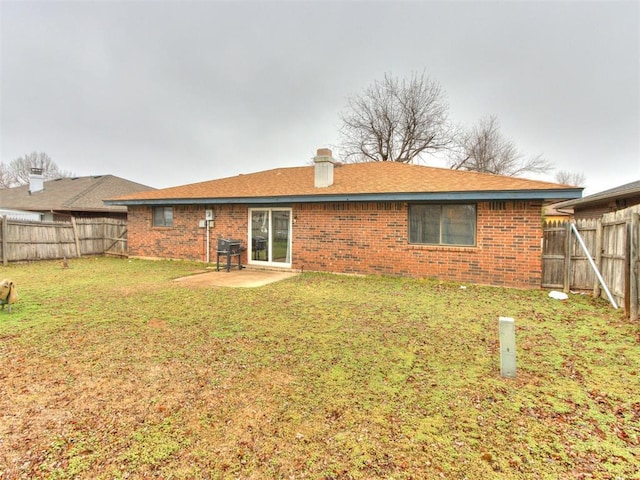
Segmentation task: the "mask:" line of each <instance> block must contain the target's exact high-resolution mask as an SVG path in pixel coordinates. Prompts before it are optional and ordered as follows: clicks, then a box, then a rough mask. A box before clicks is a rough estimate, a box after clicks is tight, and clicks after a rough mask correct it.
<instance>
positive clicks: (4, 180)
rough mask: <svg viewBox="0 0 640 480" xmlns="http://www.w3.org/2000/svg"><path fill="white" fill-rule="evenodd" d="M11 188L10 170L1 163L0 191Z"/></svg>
mask: <svg viewBox="0 0 640 480" xmlns="http://www.w3.org/2000/svg"><path fill="white" fill-rule="evenodd" d="M10 186H11V175H10V174H9V168H8V167H7V166H6V165H5V164H4V163H0V189H2V188H9V187H10Z"/></svg>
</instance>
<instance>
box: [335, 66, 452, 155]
mask: <svg viewBox="0 0 640 480" xmlns="http://www.w3.org/2000/svg"><path fill="white" fill-rule="evenodd" d="M448 109H449V106H448V104H447V103H446V101H445V98H444V93H443V92H442V90H441V88H440V85H439V84H438V83H436V82H434V81H432V80H430V79H429V78H426V77H425V76H424V74H423V75H416V74H414V75H413V76H412V77H411V78H409V79H402V80H399V79H398V78H395V77H392V76H391V75H389V74H385V76H384V79H383V80H382V81H376V82H374V83H373V84H372V85H370V86H369V87H368V88H367V89H366V90H365V91H364V93H363V94H361V95H357V96H355V97H352V98H350V99H349V101H348V108H347V110H346V111H345V112H343V113H342V114H341V115H340V117H341V120H342V122H343V125H342V128H341V130H340V133H341V149H342V151H343V158H344V160H345V161H348V162H349V161H350V162H370V161H394V162H405V163H410V162H412V161H414V160H416V159H418V158H420V157H421V156H422V155H423V154H428V153H435V152H437V151H439V150H442V149H444V148H448V147H450V146H451V145H452V143H453V138H452V136H451V126H450V124H449V120H448Z"/></svg>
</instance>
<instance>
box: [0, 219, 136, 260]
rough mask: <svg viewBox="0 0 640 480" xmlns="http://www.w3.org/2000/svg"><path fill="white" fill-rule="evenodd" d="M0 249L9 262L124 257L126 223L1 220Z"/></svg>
mask: <svg viewBox="0 0 640 480" xmlns="http://www.w3.org/2000/svg"><path fill="white" fill-rule="evenodd" d="M0 237H1V239H0V248H1V252H0V254H1V255H2V263H3V265H7V264H8V263H9V262H17V261H28V260H50V259H57V258H63V257H67V258H73V257H81V256H82V255H103V254H109V255H118V256H126V254H127V222H126V221H125V220H120V219H114V218H72V219H71V221H70V222H34V221H27V220H13V219H8V218H7V217H6V216H5V217H2V228H1V229H0Z"/></svg>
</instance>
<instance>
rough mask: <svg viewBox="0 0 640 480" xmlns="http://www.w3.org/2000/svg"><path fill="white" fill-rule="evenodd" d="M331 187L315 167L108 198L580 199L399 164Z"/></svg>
mask: <svg viewBox="0 0 640 480" xmlns="http://www.w3.org/2000/svg"><path fill="white" fill-rule="evenodd" d="M333 179H334V181H333V184H332V185H331V186H329V187H323V188H318V187H315V186H314V166H306V167H291V168H276V169H273V170H266V171H262V172H257V173H251V174H246V175H238V176H235V177H228V178H222V179H218V180H210V181H207V182H200V183H193V184H190V185H183V186H178V187H171V188H164V189H159V190H152V191H146V192H141V193H136V194H132V195H127V196H124V197H120V198H115V197H112V198H111V199H109V200H107V201H106V203H108V204H111V205H162V204H167V203H171V204H194V203H196V204H198V203H200V204H206V203H264V202H272V203H286V202H326V201H384V200H392V201H410V200H439V201H444V200H482V199H490V200H501V199H523V200H524V199H543V200H552V199H553V200H563V199H567V198H579V197H580V196H581V194H582V188H577V187H572V186H569V185H560V184H557V183H549V182H542V181H536V180H527V179H523V178H518V177H505V176H501V175H492V174H487V173H478V172H469V171H462V170H450V169H446V168H435V167H426V166H423V165H413V164H405V163H399V162H371V163H354V164H345V165H340V164H337V165H335V168H334V173H333Z"/></svg>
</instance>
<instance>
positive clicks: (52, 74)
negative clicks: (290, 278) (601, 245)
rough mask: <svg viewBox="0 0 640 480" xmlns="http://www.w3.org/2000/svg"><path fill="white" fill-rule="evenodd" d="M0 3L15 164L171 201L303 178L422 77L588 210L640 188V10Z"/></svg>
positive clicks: (458, 116) (609, 6)
mask: <svg viewBox="0 0 640 480" xmlns="http://www.w3.org/2000/svg"><path fill="white" fill-rule="evenodd" d="M0 2H1V3H0V29H1V30H0V41H1V44H0V69H1V74H0V82H1V83H0V102H1V106H0V122H1V124H0V129H1V130H0V154H1V158H0V160H1V161H2V162H4V163H7V164H8V163H9V162H10V161H11V160H13V159H15V158H17V157H19V156H22V155H24V154H27V153H30V152H32V151H39V152H40V151H42V152H46V153H48V154H49V155H50V156H51V158H52V159H53V160H54V161H55V162H56V163H57V164H58V166H59V167H60V168H61V169H63V170H70V171H73V172H74V173H75V174H77V175H98V174H113V175H117V176H120V177H123V178H127V179H129V180H133V181H137V182H140V183H144V184H147V185H150V186H153V187H159V188H162V187H168V186H174V185H182V184H186V183H192V182H198V181H203V180H210V179H214V178H220V177H226V176H231V175H237V174H239V173H250V172H254V171H259V170H266V169H270V168H276V167H288V166H300V165H305V164H307V163H308V162H309V160H310V159H311V158H312V157H313V156H314V154H315V151H316V149H317V148H319V147H327V146H329V147H331V146H333V145H334V144H336V143H337V142H338V128H339V126H340V121H339V113H340V112H341V111H342V110H343V109H344V108H345V106H346V104H347V99H348V98H349V97H350V96H352V95H354V94H358V93H360V92H362V91H363V90H364V88H366V87H367V86H368V85H369V84H370V83H372V82H373V81H374V80H380V79H382V78H383V77H384V74H385V73H391V74H392V75H394V76H398V77H404V76H410V75H411V73H412V72H417V73H422V72H425V74H426V75H428V76H430V77H431V78H432V79H434V80H436V81H438V82H439V83H440V84H441V86H442V88H443V90H444V91H445V92H446V94H447V98H448V101H449V104H450V117H451V118H452V120H454V121H456V122H458V123H460V124H461V125H464V126H471V125H472V124H473V123H475V122H477V121H478V120H479V119H480V118H481V117H483V116H487V115H496V116H497V117H498V119H499V121H500V124H501V127H502V132H503V134H505V136H507V137H508V138H510V139H511V140H513V141H514V142H515V143H516V145H518V147H520V149H521V150H522V151H523V152H526V153H528V154H530V155H538V154H542V155H543V156H544V157H545V158H546V159H547V160H549V161H551V162H553V163H554V164H555V165H556V167H557V169H563V170H569V171H580V172H583V173H584V174H585V176H586V178H587V189H586V191H585V194H590V193H596V192H598V191H601V190H604V189H607V188H611V187H615V186H617V185H621V184H624V183H628V182H631V181H634V180H638V179H640V126H639V124H640V121H639V117H640V94H639V92H640V40H639V25H640V2H637V1H628V2H615V1H605V2H594V1H584V2H577V1H567V2H546V1H539V2H506V1H503V2H473V3H470V2H469V3H468V2H459V1H455V2H454V1H449V2H435V1H422V2H418V1H413V2H402V1H393V2H381V1H378V2H373V1H368V2H365V1H358V2H356V1H343V2H338V1H332V2H330V1H318V2H290V1H280V2H266V1H263V2H245V1H236V2H216V1H135V2H134V1H126V0H120V1H68V2H56V1H46V2H35V1H7V0H0ZM336 153H337V152H336ZM426 163H427V164H429V165H433V166H443V163H442V162H440V161H438V160H435V159H434V160H429V159H427V162H426ZM535 178H541V179H546V180H553V173H552V174H551V175H549V176H546V177H539V176H538V177H535Z"/></svg>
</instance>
